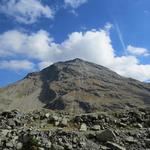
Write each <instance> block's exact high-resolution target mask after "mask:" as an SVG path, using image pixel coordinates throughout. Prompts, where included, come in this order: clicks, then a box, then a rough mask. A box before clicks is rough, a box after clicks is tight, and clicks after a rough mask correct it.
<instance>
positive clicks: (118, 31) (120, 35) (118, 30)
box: [115, 21, 127, 55]
mask: <svg viewBox="0 0 150 150" xmlns="http://www.w3.org/2000/svg"><path fill="white" fill-rule="evenodd" d="M115 28H116V31H117V34H118V37H119V40H120V42H121V45H122V48H123V50H124V54H125V55H127V50H126V45H125V42H124V39H123V35H122V32H121V30H120V27H119V25H118V23H117V22H116V21H115Z"/></svg>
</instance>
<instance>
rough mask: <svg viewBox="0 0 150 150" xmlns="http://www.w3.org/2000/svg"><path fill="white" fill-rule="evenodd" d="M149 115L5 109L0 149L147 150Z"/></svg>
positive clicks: (1, 117) (141, 112) (0, 125)
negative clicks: (79, 113)
mask: <svg viewBox="0 0 150 150" xmlns="http://www.w3.org/2000/svg"><path fill="white" fill-rule="evenodd" d="M149 118H150V111H149V109H136V110H135V109H133V110H126V111H121V112H116V113H114V112H112V113H106V112H101V113H92V114H90V113H89V114H81V115H73V114H68V113H64V112H62V113H60V112H58V113H56V112H50V111H49V112H47V110H42V111H34V112H30V113H20V112H19V111H18V110H13V111H6V112H2V113H0V149H2V150H14V149H15V150H76V149H77V150H99V149H100V150H101V149H102V150H111V149H112V150H147V149H148V148H150V120H149ZM56 122H58V124H57V126H56ZM123 124H124V125H123ZM138 124H141V126H140V128H139V125H138Z"/></svg>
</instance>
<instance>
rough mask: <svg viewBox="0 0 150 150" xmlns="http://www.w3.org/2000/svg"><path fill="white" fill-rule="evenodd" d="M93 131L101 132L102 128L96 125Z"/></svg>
mask: <svg viewBox="0 0 150 150" xmlns="http://www.w3.org/2000/svg"><path fill="white" fill-rule="evenodd" d="M91 129H92V130H94V131H99V130H100V129H101V126H100V125H94V126H93V127H92V128H91Z"/></svg>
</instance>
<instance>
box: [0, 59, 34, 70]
mask: <svg viewBox="0 0 150 150" xmlns="http://www.w3.org/2000/svg"><path fill="white" fill-rule="evenodd" d="M34 66H35V65H34V64H33V63H32V62H30V61H28V60H9V61H0V69H9V70H33V69H34Z"/></svg>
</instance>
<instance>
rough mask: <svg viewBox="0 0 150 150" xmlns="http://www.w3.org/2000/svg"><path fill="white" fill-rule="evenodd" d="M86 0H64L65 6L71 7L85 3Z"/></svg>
mask: <svg viewBox="0 0 150 150" xmlns="http://www.w3.org/2000/svg"><path fill="white" fill-rule="evenodd" d="M87 1H88V0H64V2H65V4H66V6H70V7H72V8H73V9H76V8H78V7H79V6H81V5H83V4H84V3H86V2H87Z"/></svg>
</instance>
